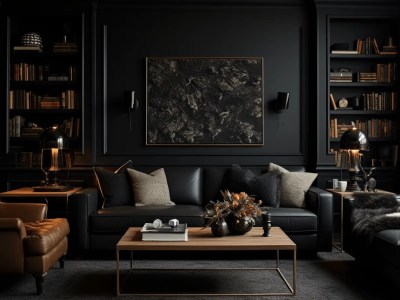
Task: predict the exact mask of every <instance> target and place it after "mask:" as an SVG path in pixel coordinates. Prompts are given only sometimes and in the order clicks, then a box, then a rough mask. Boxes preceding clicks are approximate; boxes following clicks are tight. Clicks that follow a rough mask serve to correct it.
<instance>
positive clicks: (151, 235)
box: [140, 223, 188, 242]
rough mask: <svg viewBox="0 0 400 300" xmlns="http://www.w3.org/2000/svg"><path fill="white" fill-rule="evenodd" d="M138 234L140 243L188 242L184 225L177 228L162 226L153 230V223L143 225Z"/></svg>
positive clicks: (186, 229)
mask: <svg viewBox="0 0 400 300" xmlns="http://www.w3.org/2000/svg"><path fill="white" fill-rule="evenodd" d="M140 232H141V233H142V241H160V242H186V241H187V240H188V228H187V224H186V223H183V224H179V225H178V226H177V227H171V226H170V225H168V224H162V226H161V227H159V228H155V227H154V226H153V223H145V224H144V226H143V227H142V229H141V231H140Z"/></svg>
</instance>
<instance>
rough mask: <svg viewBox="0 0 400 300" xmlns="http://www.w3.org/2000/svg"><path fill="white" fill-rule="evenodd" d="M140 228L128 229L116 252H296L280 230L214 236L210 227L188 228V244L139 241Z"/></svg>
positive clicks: (256, 228)
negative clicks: (265, 233)
mask: <svg viewBox="0 0 400 300" xmlns="http://www.w3.org/2000/svg"><path fill="white" fill-rule="evenodd" d="M140 230H141V227H130V228H129V229H128V230H127V232H126V233H125V234H124V235H123V236H122V238H121V239H120V241H119V242H118V243H117V250H182V251H188V250H203V251H207V250H213V251H216V250H293V251H295V250H296V244H295V243H294V242H293V241H292V240H291V239H290V238H289V237H288V236H287V235H286V234H285V233H284V232H283V230H282V229H280V228H279V227H272V228H271V230H270V233H271V236H269V237H263V236H262V235H263V233H264V230H263V229H262V227H253V228H252V229H251V230H250V231H249V232H247V233H246V234H244V235H227V236H224V237H214V236H213V235H212V233H211V228H203V227H189V228H188V230H189V232H188V237H189V239H188V241H186V242H183V241H179V242H176V241H173V242H165V241H162V242H161V241H146V242H145V241H142V234H141V232H140Z"/></svg>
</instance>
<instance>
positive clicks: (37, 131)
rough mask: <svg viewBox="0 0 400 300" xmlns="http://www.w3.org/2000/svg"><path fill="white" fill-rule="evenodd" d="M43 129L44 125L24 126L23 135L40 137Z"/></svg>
mask: <svg viewBox="0 0 400 300" xmlns="http://www.w3.org/2000/svg"><path fill="white" fill-rule="evenodd" d="M43 131H44V129H43V128H42V127H22V128H21V137H40V136H41V135H42V133H43Z"/></svg>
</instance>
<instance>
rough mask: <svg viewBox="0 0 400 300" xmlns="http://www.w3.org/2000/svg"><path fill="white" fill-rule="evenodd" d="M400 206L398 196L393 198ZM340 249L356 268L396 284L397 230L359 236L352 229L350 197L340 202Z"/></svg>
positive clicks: (399, 265) (398, 261) (399, 245)
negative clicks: (341, 244) (341, 245)
mask: <svg viewBox="0 0 400 300" xmlns="http://www.w3.org/2000/svg"><path fill="white" fill-rule="evenodd" d="M396 198H397V202H398V204H399V205H400V196H399V195H396ZM343 201H344V202H343V248H344V251H345V252H347V253H348V254H350V255H351V256H353V257H354V258H355V262H356V266H357V267H358V268H359V269H361V270H364V269H365V270H366V271H367V272H368V273H369V274H373V276H378V277H379V278H381V277H382V278H385V279H384V280H389V281H392V282H394V283H396V284H398V283H400V279H399V272H400V228H398V229H385V230H381V231H377V232H375V231H371V232H370V233H368V234H359V233H358V232H356V231H355V230H353V228H354V216H353V212H354V210H355V205H354V197H351V196H348V197H345V198H344V199H343Z"/></svg>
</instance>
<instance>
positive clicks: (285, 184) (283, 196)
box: [267, 162, 318, 207]
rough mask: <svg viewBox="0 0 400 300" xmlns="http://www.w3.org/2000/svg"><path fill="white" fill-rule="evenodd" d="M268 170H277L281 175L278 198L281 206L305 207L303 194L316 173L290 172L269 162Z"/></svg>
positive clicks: (315, 176)
mask: <svg viewBox="0 0 400 300" xmlns="http://www.w3.org/2000/svg"><path fill="white" fill-rule="evenodd" d="M267 169H268V172H278V173H279V174H280V177H281V183H280V193H279V200H280V206H282V207H305V206H306V204H305V195H306V192H307V191H308V189H309V188H310V186H311V185H312V183H313V182H314V180H315V178H317V176H318V174H316V173H309V172H290V171H288V170H286V169H285V168H284V167H281V166H280V165H277V164H274V163H271V162H270V163H269V164H268V166H267Z"/></svg>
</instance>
